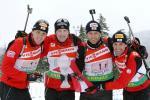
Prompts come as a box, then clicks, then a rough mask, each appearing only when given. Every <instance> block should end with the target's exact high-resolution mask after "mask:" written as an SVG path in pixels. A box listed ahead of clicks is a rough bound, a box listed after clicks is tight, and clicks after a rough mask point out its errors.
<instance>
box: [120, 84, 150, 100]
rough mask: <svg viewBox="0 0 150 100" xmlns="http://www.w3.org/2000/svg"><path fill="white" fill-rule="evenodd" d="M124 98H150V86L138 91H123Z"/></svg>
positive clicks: (142, 99) (126, 99) (133, 99)
mask: <svg viewBox="0 0 150 100" xmlns="http://www.w3.org/2000/svg"><path fill="white" fill-rule="evenodd" d="M123 100H150V86H149V87H148V88H146V89H144V90H141V91H138V92H128V91H125V90H124V91H123Z"/></svg>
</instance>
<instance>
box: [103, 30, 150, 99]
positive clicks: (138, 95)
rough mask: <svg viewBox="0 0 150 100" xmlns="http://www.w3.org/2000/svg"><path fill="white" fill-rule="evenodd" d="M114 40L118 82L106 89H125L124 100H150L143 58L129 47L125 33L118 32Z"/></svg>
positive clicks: (110, 84) (111, 83)
mask: <svg viewBox="0 0 150 100" xmlns="http://www.w3.org/2000/svg"><path fill="white" fill-rule="evenodd" d="M112 40H113V49H114V64H115V66H116V68H117V71H118V72H119V74H118V78H117V79H116V80H114V81H113V82H108V83H106V84H105V89H106V90H110V89H120V88H124V91H123V99H124V100H150V94H149V93H150V80H148V77H147V75H146V68H145V66H144V65H143V63H142V60H141V56H140V55H139V54H138V53H137V51H135V49H134V50H133V48H132V49H131V48H130V47H128V44H127V36H126V35H125V34H124V33H123V32H121V31H118V32H116V33H115V34H114V35H113V37H112ZM143 54H145V53H143Z"/></svg>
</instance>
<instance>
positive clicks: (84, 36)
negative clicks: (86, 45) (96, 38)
mask: <svg viewBox="0 0 150 100" xmlns="http://www.w3.org/2000/svg"><path fill="white" fill-rule="evenodd" d="M79 33H80V35H79V38H80V39H81V40H82V41H83V42H85V41H87V36H86V32H85V28H84V27H83V26H82V25H81V26H80V31H79Z"/></svg>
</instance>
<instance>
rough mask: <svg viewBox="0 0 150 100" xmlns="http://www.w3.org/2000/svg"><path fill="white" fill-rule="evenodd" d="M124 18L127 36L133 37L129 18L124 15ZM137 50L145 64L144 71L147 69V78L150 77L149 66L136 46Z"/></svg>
mask: <svg viewBox="0 0 150 100" xmlns="http://www.w3.org/2000/svg"><path fill="white" fill-rule="evenodd" d="M124 19H125V21H126V22H127V24H128V27H129V32H130V36H129V38H130V39H131V36H132V38H133V39H135V37H134V34H133V31H132V29H131V26H130V24H129V23H130V20H129V18H128V17H127V16H125V17H124ZM137 50H138V51H139V53H140V55H141V57H142V61H143V63H144V66H145V68H146V71H147V76H148V78H149V79H150V67H149V66H148V64H147V62H146V60H145V58H144V57H143V55H142V54H141V51H140V50H139V47H138V48H137Z"/></svg>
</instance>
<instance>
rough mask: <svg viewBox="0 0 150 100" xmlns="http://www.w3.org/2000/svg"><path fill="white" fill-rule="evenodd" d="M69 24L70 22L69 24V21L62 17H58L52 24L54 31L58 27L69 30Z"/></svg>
mask: <svg viewBox="0 0 150 100" xmlns="http://www.w3.org/2000/svg"><path fill="white" fill-rule="evenodd" d="M69 26H70V24H69V21H68V20H67V19H64V18H61V19H58V20H57V21H56V22H55V24H54V27H55V32H56V31H57V30H58V29H67V30H69Z"/></svg>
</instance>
